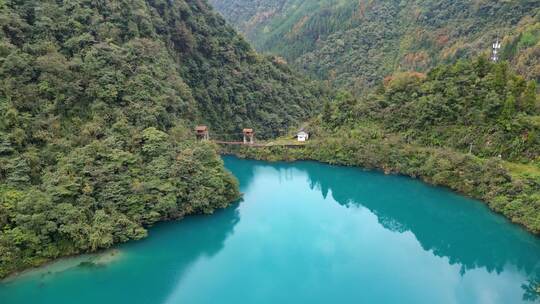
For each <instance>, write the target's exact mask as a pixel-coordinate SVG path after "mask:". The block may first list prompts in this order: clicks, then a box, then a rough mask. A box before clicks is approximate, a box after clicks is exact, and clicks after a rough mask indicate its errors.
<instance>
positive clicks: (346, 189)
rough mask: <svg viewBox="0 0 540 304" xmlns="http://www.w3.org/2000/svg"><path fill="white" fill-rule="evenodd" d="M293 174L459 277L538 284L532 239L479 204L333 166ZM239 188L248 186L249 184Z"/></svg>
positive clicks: (282, 166)
mask: <svg viewBox="0 0 540 304" xmlns="http://www.w3.org/2000/svg"><path fill="white" fill-rule="evenodd" d="M251 162H252V161H250V162H249V164H248V162H245V164H244V161H242V162H240V163H241V165H244V166H246V168H245V169H246V170H245V171H246V172H245V173H244V174H248V173H247V171H249V170H248V168H249V167H251V166H252V164H251ZM258 164H259V165H260V166H271V167H273V168H275V169H276V170H280V171H281V170H287V169H290V168H291V165H290V164H287V163H273V164H268V163H262V162H259V163H258ZM294 168H295V169H298V170H302V171H304V172H307V174H308V176H309V183H310V186H311V187H312V189H314V188H317V189H320V191H321V194H322V195H323V196H324V197H326V196H327V195H328V194H329V193H331V195H332V197H333V198H334V200H336V201H337V202H338V203H339V204H341V205H343V206H346V207H351V208H357V207H365V208H367V209H369V210H370V211H371V212H372V213H374V214H375V215H376V216H377V218H378V221H379V223H380V224H381V225H382V226H384V227H385V228H386V229H388V230H391V231H395V232H406V231H410V232H412V233H413V234H414V235H415V237H416V239H417V240H418V241H419V242H420V244H421V246H422V247H423V248H424V249H425V250H426V251H432V252H433V253H434V254H435V255H437V256H439V257H446V258H448V259H449V262H450V263H451V264H458V265H460V266H461V268H462V269H461V272H462V274H464V273H465V272H466V271H467V270H471V269H475V268H479V267H485V268H486V269H487V270H488V271H489V272H497V273H500V272H501V271H502V270H503V269H504V267H507V266H515V267H517V268H518V269H520V270H522V271H524V272H526V273H527V274H528V275H533V278H534V279H535V281H538V280H537V279H540V266H539V265H538V261H537V260H536V258H537V256H538V252H540V245H539V242H538V240H537V239H536V237H535V236H533V235H530V234H528V233H526V232H525V231H524V230H522V229H521V228H520V227H517V226H514V225H505V223H507V221H506V220H505V219H504V218H502V217H501V216H496V215H494V214H492V213H491V212H490V211H489V210H488V209H487V207H486V206H485V205H483V204H482V203H479V202H477V201H475V200H472V199H467V198H464V197H462V196H460V195H458V194H454V193H448V192H449V190H446V189H442V188H440V187H432V186H429V185H427V184H425V183H423V182H421V181H419V180H414V179H411V178H408V177H402V176H386V175H384V174H382V173H378V172H365V171H362V170H360V169H357V168H343V167H339V168H340V169H339V170H332V166H328V165H323V164H318V163H314V162H297V163H295V164H294ZM251 170H253V167H252V169H251ZM330 170H331V172H330ZM235 174H236V170H235ZM249 174H252V172H251V173H249ZM246 176H247V175H246ZM242 183H249V178H247V179H244V180H243V181H242ZM380 189H387V190H386V191H384V192H381V191H380ZM449 194H450V195H449ZM493 248H497V250H494V249H493Z"/></svg>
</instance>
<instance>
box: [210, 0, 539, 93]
mask: <svg viewBox="0 0 540 304" xmlns="http://www.w3.org/2000/svg"><path fill="white" fill-rule="evenodd" d="M210 2H211V3H212V4H213V5H215V7H216V8H217V9H218V10H219V11H220V12H221V13H222V14H223V15H224V16H225V17H226V18H227V19H228V20H229V21H230V22H232V23H234V24H235V25H236V27H237V28H238V29H240V30H241V31H242V32H244V33H245V35H246V37H247V38H248V40H250V41H252V42H253V43H254V45H255V46H256V48H257V49H259V50H261V51H265V52H270V53H274V54H279V55H281V56H283V57H284V58H285V59H287V60H288V61H289V63H293V64H294V65H295V66H297V67H298V68H300V69H303V70H305V71H308V72H310V73H311V74H313V75H316V76H318V77H320V78H322V79H328V80H330V81H332V82H333V83H334V84H337V85H339V86H345V87H347V88H352V89H355V91H356V92H358V91H361V90H363V89H364V88H366V87H369V86H372V85H374V84H376V83H378V81H379V80H381V79H382V78H384V77H385V76H387V75H391V74H392V73H393V72H395V71H400V70H401V71H420V72H425V71H427V70H429V69H430V68H432V67H434V66H436V65H438V64H441V63H451V62H455V60H456V59H458V58H473V57H476V56H477V55H478V54H482V53H485V52H489V51H490V46H491V43H492V42H493V41H494V40H495V39H496V37H500V38H501V39H503V53H502V59H508V60H511V61H512V63H513V66H515V67H516V69H517V70H518V71H519V72H520V73H522V74H523V75H525V76H527V78H528V79H536V80H539V79H540V61H539V59H538V58H539V57H540V44H539V43H540V16H539V14H538V12H539V9H540V1H539V0H512V1H469V0H443V1H440V0H415V1H400V0H210Z"/></svg>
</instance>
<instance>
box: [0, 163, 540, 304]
mask: <svg viewBox="0 0 540 304" xmlns="http://www.w3.org/2000/svg"><path fill="white" fill-rule="evenodd" d="M224 160H225V164H226V166H227V168H228V169H229V170H230V171H232V172H233V173H234V175H235V176H236V177H237V178H238V180H239V181H240V186H241V191H242V192H243V193H244V197H243V200H242V201H241V202H239V203H236V204H234V205H233V206H231V207H230V208H228V209H225V210H220V211H218V212H216V213H215V214H213V215H211V216H195V217H189V218H186V219H184V220H182V221H178V222H169V223H163V224H160V225H157V226H156V227H153V228H151V229H150V233H149V236H148V238H146V239H144V240H142V241H138V242H131V243H128V244H124V245H121V246H118V247H116V248H115V249H114V250H112V251H108V252H105V253H102V254H100V255H96V256H83V257H77V258H72V259H64V260H61V261H58V262H56V263H53V264H51V265H48V266H46V267H44V268H41V269H37V270H32V271H29V272H26V273H23V274H22V275H20V276H18V277H15V278H11V279H8V280H6V281H4V282H1V283H0V303H1V304H12V303H29V304H40V303H51V304H52V303H54V304H63V303H69V304H72V303H73V304H86V303H97V304H107V303H115V304H118V303H158V304H159V303H163V304H166V303H171V304H172V303H175V304H176V303H187V304H191V303H193V304H198V303H225V304H228V303H235V304H236V303H249V304H251V303H253V304H259V303H262V304H264V303H504V304H511V303H536V302H539V301H540V294H539V293H538V289H539V286H540V239H539V238H537V237H535V236H533V235H531V234H529V233H527V232H525V231H524V230H523V229H521V228H520V227H517V226H515V225H513V224H511V223H510V222H509V221H508V220H506V219H504V218H503V217H501V216H499V215H496V214H494V213H492V212H490V211H489V210H488V208H487V207H486V206H485V205H484V204H482V203H480V202H478V201H475V200H472V199H468V198H465V197H463V196H461V195H458V194H456V193H453V192H451V191H449V190H447V189H444V188H440V187H432V186H429V185H427V184H425V183H423V182H421V181H419V180H415V179H411V178H407V177H402V176H386V175H384V174H382V173H379V172H372V171H364V170H361V169H358V168H346V167H337V166H329V165H324V164H319V163H315V162H296V163H268V162H259V161H252V160H240V159H237V158H234V157H224Z"/></svg>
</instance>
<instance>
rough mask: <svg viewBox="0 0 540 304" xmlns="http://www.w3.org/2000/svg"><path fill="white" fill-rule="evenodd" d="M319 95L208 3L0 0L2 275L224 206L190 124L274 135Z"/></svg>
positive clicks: (224, 188)
mask: <svg viewBox="0 0 540 304" xmlns="http://www.w3.org/2000/svg"><path fill="white" fill-rule="evenodd" d="M320 93H321V91H320V88H318V87H317V86H315V85H312V84H311V83H310V82H308V81H306V80H305V79H302V78H300V77H299V76H297V75H296V74H294V73H292V72H290V71H289V69H288V68H287V67H286V66H285V65H283V64H282V63H280V62H279V61H277V60H275V59H272V58H267V57H263V56H260V55H258V54H256V53H255V52H254V51H253V50H252V49H251V47H250V46H249V45H248V43H246V42H245V41H244V39H243V38H241V36H239V35H237V34H236V33H235V31H234V30H233V29H232V28H231V27H229V26H227V25H226V24H225V21H224V20H223V19H222V18H221V17H220V16H219V15H218V14H216V13H214V12H213V11H212V10H211V9H210V8H209V6H208V5H207V4H206V2H204V1H197V0H186V1H184V0H179V1H166V0H120V1H116V0H115V1H112V0H111V1H109V0H93V1H90V0H72V1H53V0H47V1H41V0H40V1H38V0H32V1H19V0H5V1H0V277H2V276H5V275H6V274H8V273H10V272H12V271H15V270H19V269H22V268H25V267H29V266H35V265H40V264H42V263H44V262H46V261H48V260H51V259H54V258H56V257H59V256H65V255H71V254H76V253H80V252H87V251H94V250H98V249H102V248H107V247H110V246H111V245H112V244H114V243H118V242H124V241H127V240H130V239H139V238H141V237H143V236H145V234H146V230H145V227H146V226H148V225H151V224H153V223H155V222H156V221H159V220H164V219H174V218H181V217H183V216H185V215H188V214H193V213H210V212H212V211H213V210H214V209H215V208H220V207H224V206H226V205H227V204H228V203H230V202H231V201H233V200H235V199H237V198H238V197H239V193H238V190H237V182H236V181H235V180H234V178H233V177H232V176H231V175H230V174H229V173H228V172H226V171H225V169H224V168H223V164H222V162H221V160H220V159H219V157H218V155H217V154H216V152H215V147H214V146H213V145H211V144H208V143H199V142H196V141H195V140H194V138H193V135H192V132H193V129H192V128H193V127H194V126H195V124H197V123H201V124H202V123H205V124H208V125H210V126H211V128H212V129H211V130H213V131H214V132H215V133H224V134H230V133H234V132H238V130H240V129H241V128H242V127H243V126H250V127H253V128H255V130H257V131H258V135H259V136H261V137H264V136H271V135H273V134H274V133H275V132H277V130H279V129H281V128H287V127H288V126H289V125H291V124H296V123H297V122H298V121H299V120H301V119H304V118H306V117H308V116H309V115H311V114H312V113H313V111H315V110H316V109H317V104H318V103H319V98H318V97H319V95H320Z"/></svg>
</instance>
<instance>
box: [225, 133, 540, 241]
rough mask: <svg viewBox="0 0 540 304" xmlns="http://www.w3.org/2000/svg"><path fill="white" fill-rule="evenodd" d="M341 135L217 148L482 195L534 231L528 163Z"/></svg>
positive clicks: (534, 189) (539, 196) (539, 194)
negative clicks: (299, 144) (292, 144)
mask: <svg viewBox="0 0 540 304" xmlns="http://www.w3.org/2000/svg"><path fill="white" fill-rule="evenodd" d="M341 134H342V136H341V137H339V138H330V137H324V136H322V137H319V139H315V140H312V141H310V142H309V143H308V144H307V145H306V146H305V147H304V148H302V149H288V148H287V147H267V148H260V147H259V148H256V149H255V148H250V147H248V146H241V147H225V148H222V151H221V152H222V153H229V154H235V155H237V156H239V157H242V158H252V159H259V160H267V161H295V160H314V161H320V162H324V163H329V164H336V165H344V166H357V167H362V168H366V169H378V170H382V171H384V172H385V173H386V174H403V175H407V176H410V177H413V178H421V179H422V180H423V181H425V182H427V183H429V184H432V185H438V186H445V187H448V188H450V189H452V190H454V191H457V192H459V193H461V194H464V195H466V196H469V197H472V198H475V199H479V200H482V201H483V202H485V203H486V204H487V205H488V206H489V208H490V209H491V210H493V211H495V212H497V213H500V214H502V215H504V216H505V217H507V218H508V219H510V220H511V221H512V222H513V223H516V224H519V225H521V226H523V227H524V228H525V229H527V230H528V231H529V232H531V233H533V234H536V235H538V234H540V174H538V172H537V171H536V170H534V166H532V165H529V166H528V165H523V164H516V163H510V162H506V161H503V160H501V159H499V158H480V157H476V156H474V155H472V154H464V153H460V152H457V151H454V150H452V149H445V148H429V147H422V146H418V145H413V144H408V143H406V142H405V141H403V139H402V138H400V137H399V136H385V138H379V137H376V136H374V137H371V136H367V135H366V134H354V133H341Z"/></svg>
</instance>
